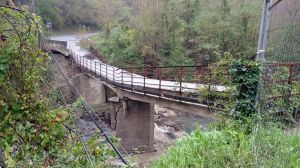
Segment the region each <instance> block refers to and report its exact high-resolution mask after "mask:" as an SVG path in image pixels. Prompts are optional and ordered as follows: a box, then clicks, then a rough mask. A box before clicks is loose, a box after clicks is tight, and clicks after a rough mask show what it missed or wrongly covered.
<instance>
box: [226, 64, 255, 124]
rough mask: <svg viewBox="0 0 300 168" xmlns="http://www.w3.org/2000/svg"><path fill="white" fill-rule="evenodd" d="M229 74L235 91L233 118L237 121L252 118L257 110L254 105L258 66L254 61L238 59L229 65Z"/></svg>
mask: <svg viewBox="0 0 300 168" xmlns="http://www.w3.org/2000/svg"><path fill="white" fill-rule="evenodd" d="M229 72H230V76H231V80H232V83H233V85H235V87H236V91H237V92H236V94H235V99H236V104H235V114H234V116H235V117H237V118H238V119H244V118H247V117H251V116H253V115H254V114H255V113H256V110H257V109H256V108H255V103H256V95H257V90H258V82H259V78H260V66H259V65H258V63H256V62H254V61H248V60H243V59H238V60H234V61H233V62H232V63H231V65H230V70H229Z"/></svg>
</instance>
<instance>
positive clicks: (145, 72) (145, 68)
mask: <svg viewBox="0 0 300 168" xmlns="http://www.w3.org/2000/svg"><path fill="white" fill-rule="evenodd" d="M146 75H147V67H146V66H144V90H145V88H146ZM144 93H145V92H144Z"/></svg>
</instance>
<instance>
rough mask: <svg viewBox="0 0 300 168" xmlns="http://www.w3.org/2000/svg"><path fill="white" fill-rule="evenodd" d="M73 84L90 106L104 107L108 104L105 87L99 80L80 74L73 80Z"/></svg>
mask: <svg viewBox="0 0 300 168" xmlns="http://www.w3.org/2000/svg"><path fill="white" fill-rule="evenodd" d="M73 83H74V84H75V87H76V88H77V89H78V91H79V92H80V94H81V96H82V97H83V98H84V99H85V100H86V101H87V102H88V104H90V105H102V104H105V103H106V95H105V85H104V84H102V83H101V82H99V80H98V79H97V78H94V77H91V76H89V75H87V74H79V75H77V76H76V77H75V78H74V79H73Z"/></svg>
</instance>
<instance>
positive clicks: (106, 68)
mask: <svg viewBox="0 0 300 168" xmlns="http://www.w3.org/2000/svg"><path fill="white" fill-rule="evenodd" d="M105 78H106V81H107V64H106V75H105Z"/></svg>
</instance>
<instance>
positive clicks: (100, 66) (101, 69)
mask: <svg viewBox="0 0 300 168" xmlns="http://www.w3.org/2000/svg"><path fill="white" fill-rule="evenodd" d="M99 64H100V78H101V76H102V73H101V72H102V67H101V65H102V64H101V62H100V63H99Z"/></svg>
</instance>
